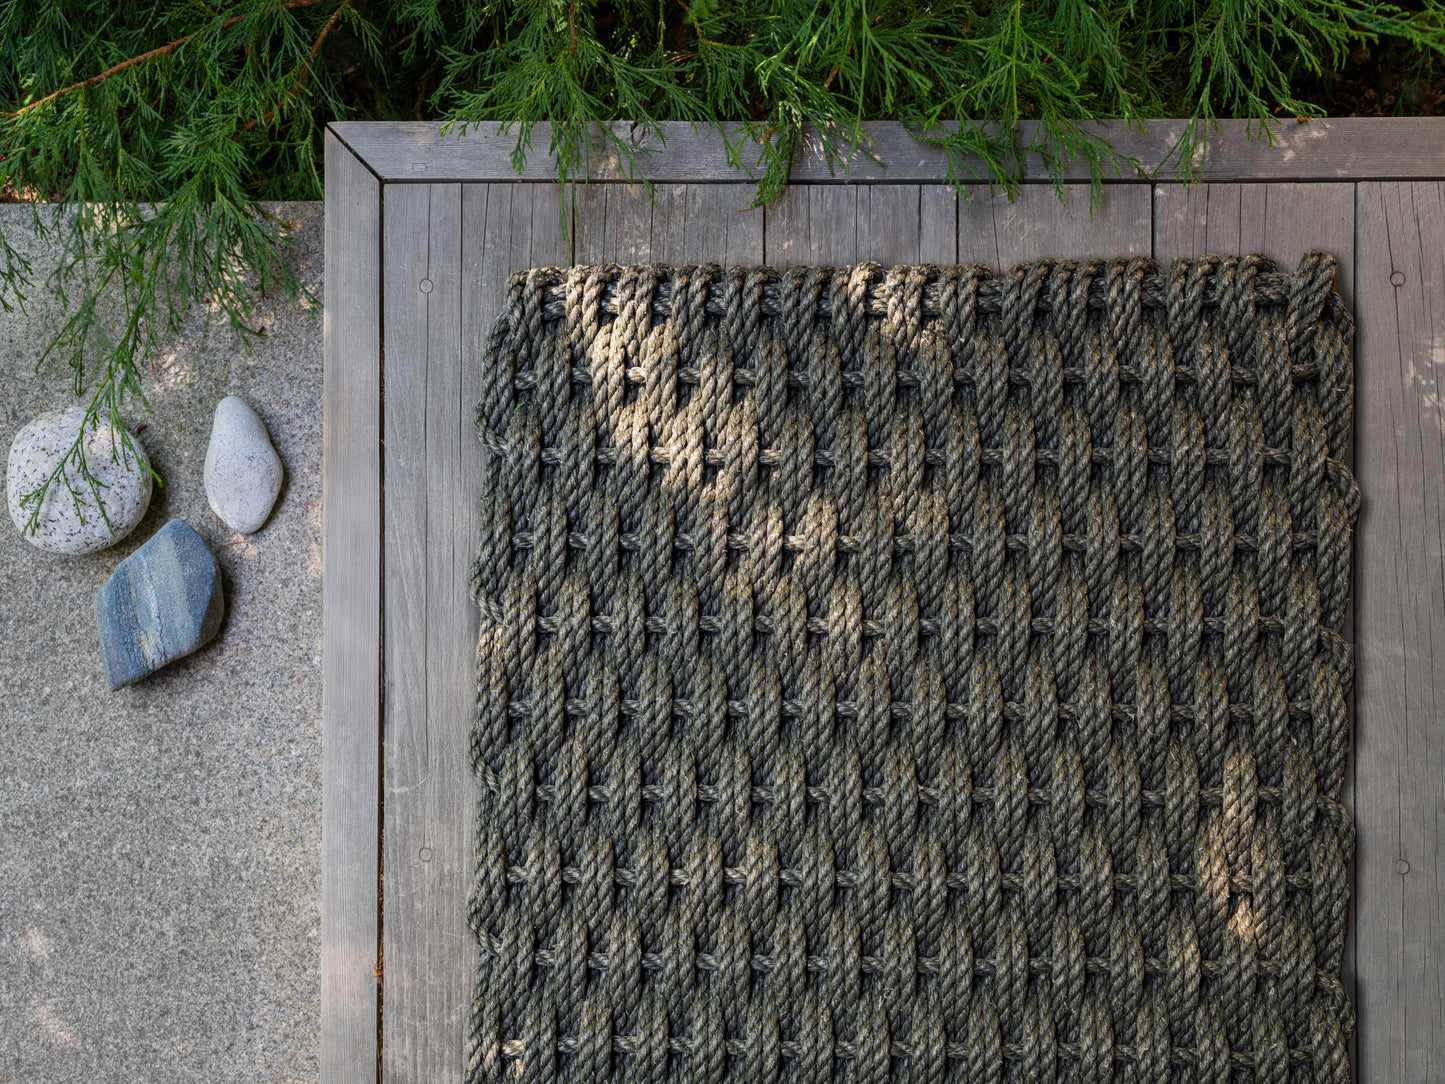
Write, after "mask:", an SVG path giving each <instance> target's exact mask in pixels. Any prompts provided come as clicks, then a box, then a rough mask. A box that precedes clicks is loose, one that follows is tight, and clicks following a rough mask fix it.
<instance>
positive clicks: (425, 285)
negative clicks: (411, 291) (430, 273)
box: [417, 279, 432, 294]
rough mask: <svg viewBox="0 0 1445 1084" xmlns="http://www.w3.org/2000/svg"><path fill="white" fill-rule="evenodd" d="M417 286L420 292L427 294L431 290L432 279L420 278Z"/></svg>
mask: <svg viewBox="0 0 1445 1084" xmlns="http://www.w3.org/2000/svg"><path fill="white" fill-rule="evenodd" d="M417 286H418V288H419V289H420V290H421V292H422V293H424V294H429V293H431V290H432V280H431V279H422V280H421V282H419V283H418V284H417Z"/></svg>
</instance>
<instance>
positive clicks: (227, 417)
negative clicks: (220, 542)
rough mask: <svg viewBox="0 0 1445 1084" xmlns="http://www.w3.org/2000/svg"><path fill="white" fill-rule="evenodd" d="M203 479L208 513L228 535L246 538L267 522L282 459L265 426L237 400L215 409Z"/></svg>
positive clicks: (228, 399) (278, 487) (278, 488)
mask: <svg viewBox="0 0 1445 1084" xmlns="http://www.w3.org/2000/svg"><path fill="white" fill-rule="evenodd" d="M203 476H204V478H205V483H206V499H207V500H209V501H210V502H211V511H212V512H214V513H216V515H217V516H219V517H220V519H221V522H222V523H224V524H225V525H226V526H227V527H230V528H231V530H233V531H240V532H241V533H242V534H251V533H252V532H253V531H257V530H259V529H260V527H261V525H262V524H263V523H265V522H266V517H267V516H269V515H270V514H271V509H272V507H273V506H274V505H275V503H276V495H277V494H278V493H280V492H281V477H282V473H281V459H280V457H279V456H277V455H276V449H275V448H273V447H272V446H271V439H270V437H269V436H268V435H267V433H266V425H265V423H264V422H262V421H261V419H260V418H259V417H258V416H257V414H256V412H255V411H254V410H252V409H251V406H250V404H249V403H247V402H246V400H244V399H242V398H241V397H240V396H239V395H228V396H226V397H225V398H224V399H222V400H221V401H220V402H219V403H217V404H216V420H215V421H214V422H213V423H212V425H211V443H210V445H209V446H208V447H207V448H206V467H205V471H204V475H203Z"/></svg>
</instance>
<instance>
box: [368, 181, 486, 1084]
mask: <svg viewBox="0 0 1445 1084" xmlns="http://www.w3.org/2000/svg"><path fill="white" fill-rule="evenodd" d="M384 237H385V240H384V249H383V261H384V282H385V285H384V289H383V306H384V318H383V326H384V328H385V333H384V340H385V348H386V359H387V386H386V405H385V413H386V453H387V454H386V455H385V460H384V472H385V473H384V477H385V484H386V581H385V582H386V588H385V590H386V596H385V597H386V636H385V655H384V673H385V680H386V684H385V699H384V704H385V730H384V733H385V736H386V740H385V748H384V756H385V776H384V779H385V791H384V795H383V810H384V813H385V823H386V832H385V842H384V848H383V852H384V853H383V867H382V868H383V871H384V878H383V883H384V893H383V900H382V952H383V960H384V965H383V966H384V970H383V986H382V999H383V1000H382V1056H381V1057H382V1077H383V1079H385V1080H388V1081H410V1080H430V1079H434V1078H436V1077H438V1076H449V1077H452V1078H455V1076H456V1075H457V1073H458V1071H459V1068H460V1063H459V1061H458V1057H459V1055H458V1054H456V1053H455V1052H451V1051H447V1050H444V1049H439V1048H438V1046H437V1044H435V1043H434V1042H432V1034H431V1031H430V1029H429V1028H428V1024H429V1023H430V1019H429V1018H435V1019H437V1022H438V1024H439V1025H440V1026H441V1027H442V1028H443V1029H445V1028H446V1026H447V1024H448V1023H450V1021H449V1020H448V1017H450V1016H452V1015H453V1014H454V1013H455V1012H456V1011H457V1009H458V1008H459V1006H457V1005H455V1004H448V1003H444V1004H443V1005H441V1006H436V1005H433V1004H431V1003H430V1002H431V998H432V992H433V990H434V989H443V990H444V989H449V988H450V987H451V986H452V985H454V983H449V982H447V981H446V980H447V979H448V978H449V977H450V976H449V975H448V972H449V971H451V970H453V969H455V968H458V965H461V964H462V961H461V960H460V959H458V957H459V953H458V949H459V948H460V946H459V945H457V944H456V943H455V939H453V938H450V937H448V936H447V934H448V933H451V932H452V928H453V927H455V926H456V925H457V920H458V919H459V918H460V915H457V916H449V915H445V914H444V913H441V908H440V907H439V904H441V903H442V901H440V900H438V899H437V898H436V894H435V893H434V892H433V888H434V881H433V879H432V878H431V877H429V876H428V875H427V872H426V865H427V863H428V860H429V859H430V858H431V857H432V855H431V853H430V845H429V842H428V837H429V836H430V835H431V834H432V833H434V832H436V831H438V830H439V829H440V826H438V825H437V824H436V814H437V813H439V812H440V809H439V808H438V807H439V806H440V805H442V804H444V803H445V802H446V795H445V794H444V792H443V784H444V782H445V781H446V780H447V779H448V777H449V776H450V774H451V773H450V771H449V768H450V765H447V764H444V763H443V758H445V757H446V754H447V752H448V742H447V740H446V739H447V737H448V736H449V735H448V734H447V733H446V730H447V727H446V726H445V723H446V720H443V719H440V718H433V716H432V707H433V704H432V676H433V671H434V670H435V669H436V668H437V661H438V660H434V658H433V655H434V654H437V653H440V654H441V655H442V656H443V657H445V658H450V657H452V656H453V655H455V653H456V647H457V645H449V644H447V643H446V642H445V637H444V635H442V634H443V633H454V631H455V630H452V629H449V628H448V629H439V628H438V627H437V626H438V623H439V619H440V618H442V617H443V616H444V615H445V611H446V607H445V600H444V599H443V598H441V597H438V598H435V599H434V598H433V597H432V594H433V593H432V588H433V581H434V579H435V577H436V576H437V575H439V574H440V573H441V572H442V571H443V570H442V569H440V568H438V567H436V566H437V564H438V562H437V556H438V555H437V554H436V553H435V552H434V546H433V534H434V533H436V534H442V533H443V532H444V528H445V520H446V517H447V516H448V515H449V514H450V506H451V505H452V504H454V503H455V502H456V501H458V500H459V499H461V498H462V494H461V493H460V486H459V485H458V484H457V479H456V471H457V468H458V462H457V459H458V457H457V454H456V452H455V450H454V449H453V448H451V447H448V446H446V444H445V442H444V440H443V439H442V436H441V433H440V432H438V430H444V424H443V423H442V418H443V417H452V416H454V415H455V412H456V410H457V404H456V400H457V397H458V396H457V392H458V390H459V388H458V383H457V372H458V368H459V365H460V346H459V343H458V342H457V332H458V327H459V324H460V303H461V243H460V242H461V187H460V186H459V185H419V186H418V185H406V186H394V187H389V188H388V189H387V192H386V197H385V227H384ZM448 377H450V384H451V387H450V392H451V395H450V400H451V402H450V403H438V402H437V401H436V396H435V395H434V394H433V387H434V385H435V384H436V383H437V382H439V381H445V380H446V379H447V378H448ZM433 410H436V411H437V412H438V415H439V416H437V417H434V416H433ZM450 541H451V540H450V537H449V536H448V537H447V542H448V543H449V542H450ZM445 571H446V572H450V564H449V563H448V565H447V568H446V569H445ZM438 594H440V592H438ZM464 660H465V656H464V655H463V658H462V665H463V668H464V667H465V661H464ZM464 722H465V721H464V720H463V725H464ZM461 747H462V748H465V743H464V742H462V743H461ZM458 797H459V796H458ZM462 914H465V911H463V912H462ZM449 942H450V943H449ZM448 952H449V954H450V959H448ZM438 1010H440V1012H438ZM449 1053H450V1054H453V1056H452V1057H450V1058H449V1057H448V1054H449Z"/></svg>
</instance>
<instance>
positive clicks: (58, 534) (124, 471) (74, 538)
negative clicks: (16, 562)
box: [5, 407, 151, 553]
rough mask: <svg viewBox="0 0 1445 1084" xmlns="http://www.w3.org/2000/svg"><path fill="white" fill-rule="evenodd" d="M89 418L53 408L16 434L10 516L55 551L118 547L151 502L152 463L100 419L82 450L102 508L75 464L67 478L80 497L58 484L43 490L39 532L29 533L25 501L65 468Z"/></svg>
mask: <svg viewBox="0 0 1445 1084" xmlns="http://www.w3.org/2000/svg"><path fill="white" fill-rule="evenodd" d="M84 420H85V411H84V410H82V409H81V408H80V407H71V408H69V409H68V410H52V411H51V412H50V413H49V414H42V415H40V417H38V418H36V419H34V420H33V421H32V422H30V424H28V425H27V426H25V428H24V429H22V430H20V432H18V433H16V434H15V440H14V441H13V442H12V443H11V445H10V461H9V464H8V465H7V467H6V470H5V488H6V491H7V496H8V504H9V506H10V518H11V519H12V520H14V521H15V526H16V527H17V528H19V529H20V533H21V535H22V537H24V539H25V541H27V542H29V543H30V544H31V545H34V546H39V547H40V548H41V549H43V550H48V551H49V552H51V553H94V552H95V551H96V550H103V549H105V548H106V547H107V546H113V545H115V543H117V542H119V541H120V540H121V539H122V538H124V537H125V536H126V535H127V534H129V533H130V532H131V529H132V528H134V527H135V525H136V524H137V523H139V522H140V521H141V517H142V516H144V515H145V512H146V508H147V507H148V506H149V505H150V501H151V472H150V461H149V460H148V459H147V458H146V454H145V449H144V448H142V447H141V444H140V441H139V440H137V439H136V438H135V437H131V447H130V449H127V448H126V447H124V445H123V444H122V443H121V439H120V435H119V434H118V433H115V432H113V431H112V429H111V427H110V424H109V423H108V422H105V421H101V420H99V419H97V421H96V422H95V424H93V425H92V426H89V427H87V428H86V431H85V443H84V449H85V462H86V466H87V467H88V468H89V470H90V473H91V474H92V475H93V476H94V477H95V479H96V480H97V481H98V482H99V483H100V486H101V488H100V490H99V492H100V503H99V504H97V503H96V499H95V490H94V489H93V488H92V487H91V485H90V483H89V482H87V481H86V480H85V478H84V477H83V476H82V475H81V472H80V464H79V462H78V461H76V460H71V461H70V462H69V463H68V464H67V465H66V468H65V474H66V478H67V479H68V481H69V482H70V486H71V487H72V488H73V489H74V490H75V491H76V492H75V494H74V495H72V493H71V492H70V489H68V488H67V487H66V485H65V483H63V482H61V481H60V479H58V478H57V479H56V480H55V481H54V482H53V483H51V485H50V488H49V489H48V490H46V493H45V500H44V502H43V504H42V505H41V508H40V515H39V521H38V523H37V525H36V529H35V532H34V533H33V534H32V533H30V532H29V531H28V530H27V529H26V528H27V526H28V525H29V523H30V515H31V512H32V508H31V507H29V506H26V507H22V506H21V504H20V499H21V497H23V496H25V494H27V493H30V492H32V491H34V490H36V489H38V488H39V487H40V486H41V485H42V484H43V483H44V482H45V479H46V478H48V477H49V476H50V474H51V472H52V471H54V470H55V468H56V467H58V466H59V465H60V463H61V460H62V459H63V458H64V457H65V455H66V453H67V452H69V451H70V446H71V444H72V443H73V442H74V441H75V438H76V436H77V435H78V434H79V433H80V427H81V423H82V422H84ZM77 501H78V503H79V507H78V508H77V507H76V505H77ZM102 508H103V509H104V510H105V514H104V515H102V514H101V509H102ZM107 519H108V520H109V523H107V522H106V521H107Z"/></svg>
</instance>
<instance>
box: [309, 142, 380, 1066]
mask: <svg viewBox="0 0 1445 1084" xmlns="http://www.w3.org/2000/svg"><path fill="white" fill-rule="evenodd" d="M380 222H381V185H380V184H379V183H378V182H377V180H376V178H375V176H373V175H372V174H371V173H370V172H369V171H368V170H367V169H366V167H365V166H364V165H363V164H362V163H361V162H359V161H358V160H357V159H356V157H355V156H354V155H353V154H352V153H351V152H350V151H348V150H347V149H346V148H345V147H343V146H342V145H341V144H340V143H339V142H337V140H336V139H335V138H334V137H332V136H331V135H329V134H328V135H327V137H326V227H325V228H326V242H325V243H326V285H325V316H324V319H323V333H322V338H323V347H322V350H323V366H324V381H323V391H322V418H323V421H322V451H321V488H322V494H323V501H324V504H323V508H324V512H323V526H322V575H321V597H322V613H323V617H322V627H323V632H322V643H323V647H322V653H323V654H322V658H323V662H322V694H321V704H322V708H321V715H322V723H321V727H322V741H321V778H322V808H321V1078H322V1080H324V1081H326V1082H327V1084H360V1082H362V1081H374V1080H375V1079H376V1042H377V1016H376V1012H377V975H376V972H375V970H374V968H375V966H376V963H377V921H378V914H377V874H378V867H377V863H378V854H377V838H378V836H377V831H378V817H379V811H378V803H377V792H378V785H379V784H378V780H379V774H378V773H379V771H380V765H379V752H378V751H379V748H380V742H379V735H378V727H379V725H380V721H381V717H380V701H379V698H380V694H381V674H380V665H381V651H380V645H381V595H380V592H381V473H380V462H381V458H380V457H381V410H380V408H381V350H380V345H381V344H380V341H379V333H380V325H379V322H378V320H377V314H378V313H379V312H380V311H381V303H380V302H381V299H380V289H381V275H380V268H379V267H378V260H379V257H380V249H379V245H378V230H379V228H380Z"/></svg>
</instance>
